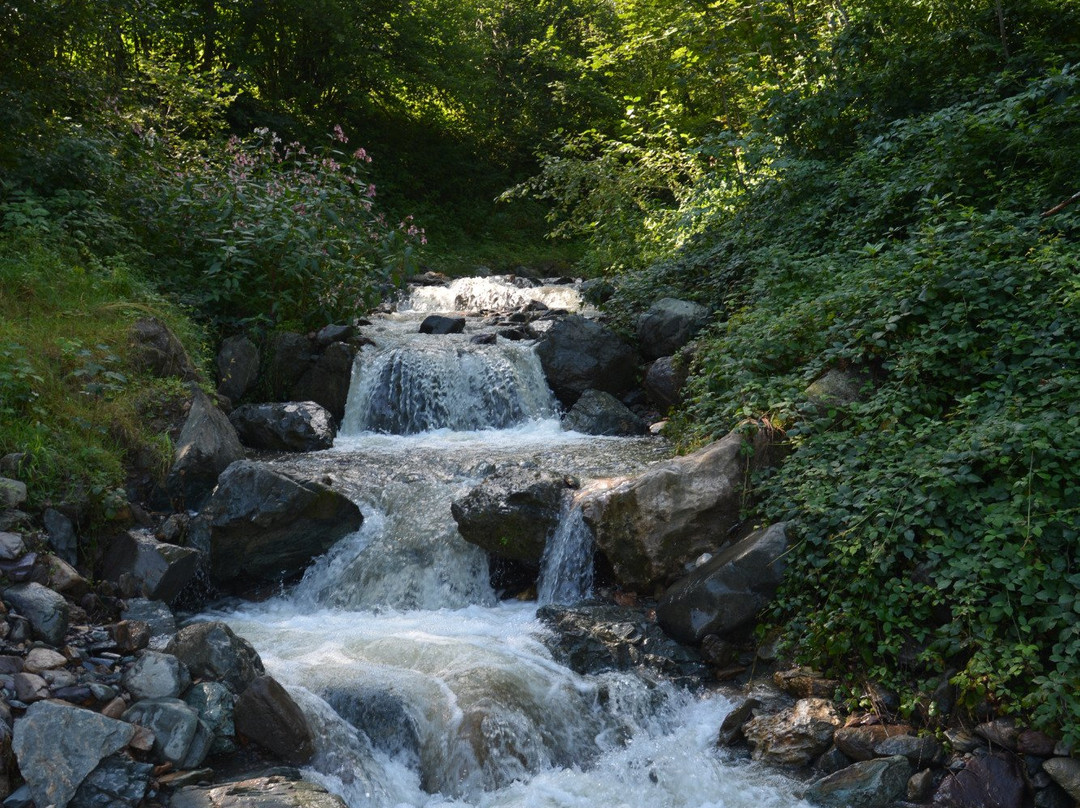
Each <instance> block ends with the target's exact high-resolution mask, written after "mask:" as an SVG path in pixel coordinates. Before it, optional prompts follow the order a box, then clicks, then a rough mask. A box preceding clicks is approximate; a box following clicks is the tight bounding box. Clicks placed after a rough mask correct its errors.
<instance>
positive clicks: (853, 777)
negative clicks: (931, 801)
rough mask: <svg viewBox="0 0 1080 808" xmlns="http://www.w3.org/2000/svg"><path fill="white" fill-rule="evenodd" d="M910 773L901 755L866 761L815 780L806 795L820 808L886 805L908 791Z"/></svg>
mask: <svg viewBox="0 0 1080 808" xmlns="http://www.w3.org/2000/svg"><path fill="white" fill-rule="evenodd" d="M911 774H912V770H911V764H910V763H908V761H907V758H904V757H889V758H878V759H877V760H865V761H861V762H859V763H855V764H853V765H851V766H848V767H847V768H845V769H841V770H840V771H838V772H834V773H833V774H830V775H828V776H826V777H823V778H822V779H821V780H818V781H817V782H816V783H814V784H812V785H811V786H810V788H808V789H807V790H806V794H805V798H806V800H807V801H808V802H812V803H814V804H815V805H820V806H823V808H886V806H890V805H892V804H893V802H894V801H895V800H896V799H898V798H900V797H903V796H905V795H906V794H907V783H908V779H909V778H910V777H911Z"/></svg>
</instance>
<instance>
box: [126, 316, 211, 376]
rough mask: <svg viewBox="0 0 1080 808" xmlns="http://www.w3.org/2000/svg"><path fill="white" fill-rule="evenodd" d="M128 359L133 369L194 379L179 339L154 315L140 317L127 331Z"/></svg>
mask: <svg viewBox="0 0 1080 808" xmlns="http://www.w3.org/2000/svg"><path fill="white" fill-rule="evenodd" d="M128 344H129V346H130V347H131V361H132V363H133V364H134V365H135V367H136V369H138V370H140V371H142V372H144V373H149V374H151V375H153V376H157V377H159V378H163V379H164V378H168V377H170V376H175V377H178V378H180V379H183V380H184V381H193V380H194V379H195V378H196V375H197V374H196V372H195V366H194V365H193V364H192V363H191V359H190V358H189V357H188V355H187V351H185V350H184V346H183V345H182V344H181V343H180V340H178V339H177V338H176V336H175V335H174V334H173V333H172V331H170V330H169V327H168V326H166V325H165V323H163V322H161V320H159V319H157V318H156V317H144V318H142V319H141V320H138V321H136V322H135V324H134V325H133V326H132V327H131V330H130V331H129V332H128Z"/></svg>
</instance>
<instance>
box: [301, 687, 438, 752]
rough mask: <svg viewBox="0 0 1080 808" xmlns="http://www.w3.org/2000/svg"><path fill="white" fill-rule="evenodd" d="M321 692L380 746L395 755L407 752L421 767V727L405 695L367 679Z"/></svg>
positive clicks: (351, 723)
mask: <svg viewBox="0 0 1080 808" xmlns="http://www.w3.org/2000/svg"><path fill="white" fill-rule="evenodd" d="M319 695H320V697H321V698H323V699H325V700H326V702H327V704H329V705H330V706H331V707H333V708H334V712H336V713H337V714H338V715H340V716H341V717H342V718H344V719H345V720H346V721H348V722H349V724H350V725H352V726H354V727H356V728H357V729H359V730H360V731H362V732H363V733H364V734H366V735H367V736H368V737H369V738H370V739H371V743H372V745H373V746H374V747H375V748H376V749H378V750H380V751H382V752H385V753H386V754H388V755H390V756H392V757H395V758H399V757H401V756H404V757H405V758H406V759H408V760H409V761H410V762H411V763H412V765H414V766H416V767H419V765H420V756H421V735H420V728H419V727H418V726H417V722H416V720H415V719H414V718H413V717H412V715H411V714H410V712H409V707H408V703H407V702H406V701H405V699H404V698H403V697H401V696H400V695H398V694H397V693H394V692H392V691H391V690H388V689H385V688H382V687H378V686H375V687H373V686H370V685H365V684H363V683H360V684H357V683H349V684H345V685H342V684H337V685H335V686H333V687H332V688H329V689H326V690H322V691H321V692H320V693H319Z"/></svg>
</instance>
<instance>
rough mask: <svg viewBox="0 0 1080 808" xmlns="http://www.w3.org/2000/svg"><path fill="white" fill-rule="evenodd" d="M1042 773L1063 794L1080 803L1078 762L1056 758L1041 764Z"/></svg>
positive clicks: (1071, 759)
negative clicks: (1048, 777)
mask: <svg viewBox="0 0 1080 808" xmlns="http://www.w3.org/2000/svg"><path fill="white" fill-rule="evenodd" d="M1043 771H1045V772H1046V773H1047V774H1049V775H1050V777H1051V778H1053V780H1054V782H1055V783H1057V784H1058V785H1059V786H1061V787H1062V788H1063V789H1064V790H1065V793H1067V794H1068V795H1069V796H1070V797H1072V798H1073V799H1074V800H1076V801H1077V802H1080V760H1077V759H1076V758H1067V757H1057V758H1051V759H1050V760H1048V761H1046V762H1045V763H1043Z"/></svg>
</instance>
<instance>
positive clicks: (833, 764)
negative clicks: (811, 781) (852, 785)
mask: <svg viewBox="0 0 1080 808" xmlns="http://www.w3.org/2000/svg"><path fill="white" fill-rule="evenodd" d="M851 763H852V760H851V758H849V757H848V756H847V755H845V754H844V753H843V752H841V751H840V749H839V748H838V747H837V746H836V744H833V745H832V746H830V747H829V748H828V750H826V751H825V752H823V753H822V754H821V757H819V758H818V759H817V760H815V761H814V770H815V771H819V772H821V773H822V774H832V773H833V772H838V771H840V770H841V769H846V768H847V767H848V766H850V765H851Z"/></svg>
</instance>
